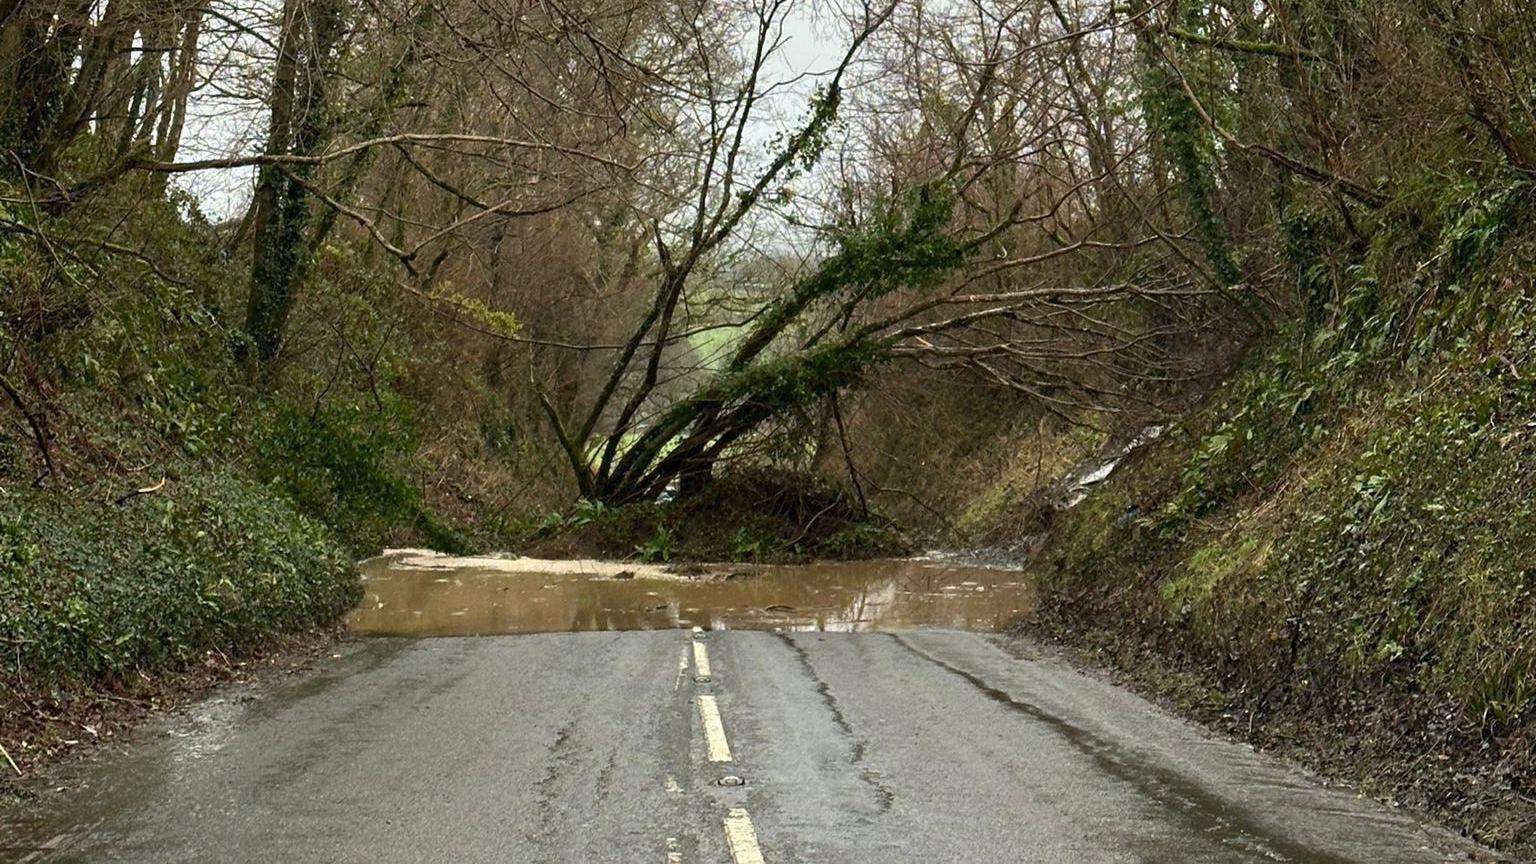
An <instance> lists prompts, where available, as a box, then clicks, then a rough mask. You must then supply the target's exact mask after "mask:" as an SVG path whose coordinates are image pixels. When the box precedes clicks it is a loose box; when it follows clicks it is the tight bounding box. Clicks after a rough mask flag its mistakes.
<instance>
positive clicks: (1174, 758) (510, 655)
mask: <svg viewBox="0 0 1536 864" xmlns="http://www.w3.org/2000/svg"><path fill="white" fill-rule="evenodd" d="M693 641H694V640H693V639H692V638H691V637H690V634H689V633H688V632H687V631H678V630H671V631H652V632H626V633H601V632H599V633H572V634H553V635H537V636H506V637H494V638H443V639H425V640H417V641H410V640H399V639H374V640H364V641H359V642H356V643H353V644H351V645H350V646H348V647H347V648H346V649H344V655H343V657H342V658H341V659H339V660H336V661H334V662H333V663H332V664H331V665H330V666H329V667H328V668H327V669H325V670H324V671H321V672H319V673H316V674H314V675H311V676H308V677H305V678H304V679H302V680H298V681H294V682H289V683H287V684H283V685H279V686H277V687H274V688H273V689H271V690H269V691H266V692H261V693H256V694H242V693H240V692H239V691H235V692H232V693H230V694H226V695H225V696H224V697H222V698H220V699H216V700H212V701H210V702H208V703H206V704H204V705H202V706H200V707H199V708H198V709H197V710H195V711H192V712H190V713H189V714H188V715H187V716H184V717H181V718H178V719H175V720H173V721H168V722H167V723H165V724H163V725H161V726H160V727H159V728H158V729H153V730H146V731H145V733H144V734H143V735H140V736H136V737H137V739H138V740H137V741H136V742H135V743H132V744H129V745H125V746H122V747H120V748H119V749H118V750H117V751H116V752H106V753H103V754H102V755H100V756H99V757H97V758H94V759H92V760H90V761H89V762H87V763H84V764H81V765H78V766H75V767H74V768H73V769H71V770H72V774H71V775H70V777H69V778H68V779H66V780H65V781H63V783H64V785H66V786H68V787H70V788H69V791H65V792H60V793H50V794H47V795H44V796H43V797H42V798H41V799H39V800H38V801H37V802H35V803H34V804H33V805H32V809H31V812H30V815H29V813H28V812H27V811H23V812H22V813H21V814H20V815H19V816H18V815H17V814H12V815H10V816H8V817H0V838H3V839H0V847H3V849H4V851H0V858H7V860H22V861H30V860H37V861H50V862H121V861H133V862H199V864H204V862H226V861H227V862H281V864H300V862H455V864H462V862H530V864H534V862H538V864H543V862H582V864H594V862H615V864H617V862H626V864H628V862H668V864H670V862H710V864H721V862H730V861H732V860H733V859H734V860H735V861H736V862H737V864H749V862H753V861H755V860H762V861H766V862H769V864H781V862H782V864H791V862H793V864H809V862H819V864H843V862H846V864H854V862H870V864H895V862H957V864H958V862H966V864H979V862H1071V864H1078V862H1082V864H1093V862H1180V864H1194V862H1247V861H1254V862H1261V861H1262V862H1273V861H1292V862H1343V861H1360V862H1403V864H1410V862H1432V861H1433V862H1439V861H1465V860H1468V858H1469V856H1472V857H1479V858H1480V857H1481V853H1478V852H1476V851H1475V850H1474V849H1473V848H1472V847H1470V846H1465V845H1462V844H1461V843H1460V842H1459V841H1457V840H1455V839H1454V838H1451V837H1449V836H1448V835H1446V834H1444V833H1441V832H1438V831H1434V830H1431V829H1426V828H1422V827H1420V826H1418V825H1417V824H1416V823H1414V822H1413V821H1412V820H1410V819H1408V818H1407V817H1405V816H1403V815H1401V814H1399V813H1396V812H1393V811H1391V810H1388V809H1386V808H1384V807H1382V806H1380V805H1377V804H1375V803H1373V802H1370V801H1366V800H1363V799H1360V798H1357V797H1355V796H1353V795H1351V794H1348V793H1345V792H1341V791H1336V790H1327V789H1323V788H1320V787H1319V786H1318V785H1316V784H1315V783H1314V782H1312V781H1310V780H1308V779H1307V778H1305V777H1303V776H1301V775H1299V774H1297V773H1295V772H1294V771H1292V770H1290V769H1287V768H1285V767H1283V766H1280V765H1278V764H1277V763H1275V762H1273V761H1271V760H1269V759H1267V758H1264V757H1260V756H1257V755H1255V754H1253V753H1251V752H1249V751H1248V750H1247V749H1246V748H1243V747H1239V746H1235V745H1231V744H1228V743H1225V742H1218V741H1213V740H1210V739H1209V738H1207V737H1205V736H1203V735H1202V734H1201V733H1199V732H1197V731H1195V730H1194V729H1192V728H1191V727H1189V726H1186V725H1184V724H1182V723H1180V722H1178V721H1176V720H1174V719H1172V718H1170V717H1169V716H1167V715H1165V714H1163V713H1161V712H1159V711H1157V710H1156V709H1153V708H1152V707H1150V706H1149V705H1147V704H1146V703H1145V702H1143V701H1141V700H1140V699H1138V698H1136V697H1134V696H1132V695H1130V694H1128V693H1126V692H1125V691H1122V690H1118V689H1116V688H1113V687H1111V686H1109V685H1106V684H1104V683H1102V682H1099V681H1096V680H1092V679H1089V678H1085V677H1083V676H1081V675H1079V674H1077V673H1075V672H1073V671H1071V670H1069V669H1066V668H1064V667H1062V666H1061V665H1059V664H1056V663H1054V662H1050V661H1030V660H1020V659H1017V658H1016V657H1014V656H1012V655H1011V654H1010V653H1009V651H1007V650H1006V649H1005V647H1004V646H1003V644H1002V643H1000V642H999V641H997V640H995V639H993V638H991V637H987V636H982V635H978V634H971V633H958V632H947V631H914V632H907V633H902V634H895V635H893V634H878V633H871V634H833V633H794V634H778V633H771V632H749V631H731V632H716V633H710V634H707V636H706V637H705V638H703V639H702V640H700V641H702V642H703V643H704V644H705V645H706V646H707V651H708V661H709V665H710V667H711V668H710V669H709V671H710V673H711V680H710V681H708V682H704V683H699V682H696V681H695V680H694V679H695V676H696V675H697V674H698V672H699V669H698V667H697V657H696V655H695V653H694V651H693V649H692V647H691V644H692V642H693ZM707 696H713V697H714V705H715V706H716V707H717V708H718V715H719V718H720V725H719V727H718V729H717V730H715V731H716V732H717V733H718V735H712V734H711V733H710V731H709V729H708V727H709V723H708V721H707V720H706V719H703V718H701V712H700V710H699V702H700V701H701V697H707ZM703 701H706V702H707V701H708V700H707V699H704V700H703ZM717 737H718V738H720V739H721V740H716V738H717ZM724 747H728V748H729V751H730V756H731V761H729V762H724V761H710V756H711V752H712V751H713V752H714V755H715V756H716V757H717V758H718V757H719V756H720V755H721V753H720V752H719V751H720V750H721V749H722V748H724ZM728 774H729V775H737V776H740V777H742V778H744V779H745V781H746V783H745V785H744V786H741V787H738V788H723V787H721V786H719V785H717V782H716V781H717V780H719V779H720V778H721V777H722V776H724V775H728ZM44 813H45V814H46V815H38V814H44ZM727 822H730V823H731V827H730V829H729V830H727V825H726V823H727ZM748 825H750V826H751V828H750V829H747V827H746V826H748ZM753 835H755V837H754V836H753ZM754 854H760V855H761V859H755V858H753V857H752V856H753V855H754Z"/></svg>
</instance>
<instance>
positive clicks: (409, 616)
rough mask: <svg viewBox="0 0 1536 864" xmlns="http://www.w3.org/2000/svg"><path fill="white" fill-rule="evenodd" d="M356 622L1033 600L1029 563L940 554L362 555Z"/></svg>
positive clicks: (899, 615)
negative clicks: (768, 557)
mask: <svg viewBox="0 0 1536 864" xmlns="http://www.w3.org/2000/svg"><path fill="white" fill-rule="evenodd" d="M362 569H363V578H364V582H363V588H364V598H363V602H362V604H361V605H360V606H359V607H358V608H357V609H356V610H355V611H354V612H353V613H352V615H351V617H350V618H349V623H350V625H351V628H352V630H353V631H354V632H356V633H363V634H375V635H391V636H471V635H495V634H507V633H552V632H567V631H582V630H660V629H667V628H677V627H702V628H706V629H712V630H821V631H843V632H860V631H871V630H907V629H913V628H919V627H948V628H954V629H962V630H995V629H998V628H1000V627H1003V626H1006V625H1007V624H1008V623H1009V622H1010V621H1012V620H1013V619H1015V618H1017V617H1018V616H1020V615H1022V614H1024V613H1026V612H1028V611H1029V609H1030V606H1031V603H1032V600H1033V596H1034V592H1033V588H1032V586H1031V585H1030V583H1029V582H1028V580H1027V578H1026V577H1025V575H1024V574H1023V573H1020V572H1018V571H1014V570H1001V569H992V568H985V567H976V566H964V565H959V564H955V563H950V562H944V561H937V560H930V559H921V558H918V559H896V560H880V561H853V562H831V563H818V564H803V565H785V566H752V565H703V566H691V567H690V566H688V565H680V566H679V567H678V568H675V569H674V568H664V567H660V566H656V565H645V564H632V563H625V562H611V561H548V560H542V559H532V558H510V559H503V558H451V557H448V556H443V555H437V554H434V553H427V552H419V551H414V550H407V551H400V552H394V553H390V554H386V555H384V556H382V557H379V558H374V559H371V560H369V561H365V562H363V565H362Z"/></svg>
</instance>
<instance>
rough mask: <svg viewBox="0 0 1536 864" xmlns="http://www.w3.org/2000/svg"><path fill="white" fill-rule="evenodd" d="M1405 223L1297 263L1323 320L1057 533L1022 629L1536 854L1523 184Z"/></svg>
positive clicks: (1464, 191)
mask: <svg viewBox="0 0 1536 864" xmlns="http://www.w3.org/2000/svg"><path fill="white" fill-rule="evenodd" d="M1400 206H1401V212H1398V213H1396V214H1394V216H1395V218H1396V219H1397V221H1396V222H1388V223H1387V224H1385V225H1384V226H1382V228H1380V229H1379V231H1378V233H1377V235H1376V236H1375V237H1374V238H1373V243H1372V245H1371V246H1370V247H1369V248H1366V249H1355V250H1350V251H1342V252H1341V251H1340V250H1321V249H1317V248H1312V249H1310V250H1309V249H1303V248H1296V249H1292V250H1291V254H1293V255H1297V256H1299V260H1297V261H1295V262H1293V271H1292V272H1294V273H1296V274H1298V275H1297V277H1296V278H1297V279H1298V281H1299V282H1300V285H1299V286H1298V287H1299V288H1300V289H1301V290H1303V291H1311V292H1313V293H1315V295H1316V296H1318V297H1320V298H1322V300H1321V301H1320V302H1319V303H1318V305H1317V306H1316V307H1315V308H1313V309H1312V310H1311V311H1310V313H1309V315H1307V316H1306V317H1304V318H1301V319H1299V320H1296V321H1294V322H1292V323H1291V324H1289V325H1287V326H1286V327H1285V328H1283V329H1282V330H1281V331H1280V332H1279V333H1278V334H1276V335H1275V336H1273V337H1272V338H1270V339H1268V340H1267V341H1265V342H1263V343H1261V344H1259V345H1256V346H1255V347H1254V348H1253V349H1252V350H1251V352H1250V353H1249V355H1248V357H1247V359H1246V361H1245V363H1244V365H1243V366H1242V368H1241V369H1240V370H1239V371H1238V373H1237V374H1236V375H1235V376H1234V377H1233V378H1232V379H1231V380H1230V381H1229V382H1228V383H1227V384H1226V385H1225V386H1223V387H1222V388H1220V389H1219V390H1218V391H1217V392H1216V393H1214V394H1213V395H1212V396H1211V397H1210V398H1208V399H1207V400H1206V401H1205V402H1204V404H1203V405H1202V406H1201V407H1199V408H1198V409H1197V410H1195V411H1193V412H1191V413H1190V414H1188V415H1187V416H1185V417H1183V418H1182V419H1181V420H1180V421H1179V422H1178V423H1176V424H1175V425H1174V426H1173V427H1172V428H1171V429H1170V431H1169V432H1168V434H1166V435H1164V436H1163V438H1162V440H1160V441H1159V442H1158V443H1157V444H1156V445H1153V446H1150V447H1148V448H1146V449H1145V450H1144V451H1142V452H1139V453H1138V454H1136V455H1135V456H1134V457H1133V458H1132V459H1131V460H1130V461H1129V462H1128V464H1127V465H1126V466H1124V467H1123V468H1122V469H1121V470H1120V471H1119V472H1118V473H1117V474H1116V475H1115V476H1114V477H1113V478H1112V480H1111V481H1110V482H1109V483H1107V484H1105V486H1104V487H1102V488H1100V489H1099V490H1098V491H1097V492H1096V493H1095V494H1093V495H1092V496H1091V497H1090V498H1089V499H1088V500H1087V501H1085V502H1084V503H1083V504H1082V505H1081V506H1080V507H1078V508H1076V509H1075V510H1072V511H1070V512H1069V513H1067V514H1065V515H1064V516H1063V517H1062V518H1060V519H1059V520H1058V522H1057V524H1056V526H1055V528H1054V530H1053V534H1052V540H1051V543H1050V545H1049V547H1048V548H1047V549H1046V551H1045V553H1044V561H1045V564H1046V567H1047V570H1048V575H1047V576H1046V577H1045V586H1044V587H1045V590H1044V591H1043V592H1042V595H1043V600H1042V604H1043V605H1042V611H1041V616H1040V620H1039V621H1037V622H1036V623H1037V625H1038V626H1040V627H1041V628H1043V629H1045V630H1047V631H1049V632H1052V633H1054V634H1056V635H1058V636H1061V637H1062V638H1065V639H1067V640H1068V641H1070V642H1072V643H1074V644H1076V645H1078V646H1080V647H1088V648H1091V649H1093V650H1094V651H1095V652H1096V653H1098V655H1099V656H1100V657H1102V658H1104V659H1108V660H1110V661H1111V662H1113V663H1116V664H1118V665H1120V666H1121V667H1122V668H1124V669H1127V670H1130V671H1131V672H1132V673H1133V674H1135V675H1136V676H1137V677H1138V678H1139V679H1140V680H1141V681H1142V682H1143V683H1144V684H1147V685H1149V686H1151V687H1153V688H1154V689H1156V690H1159V691H1161V692H1165V693H1170V694H1174V695H1176V696H1177V698H1178V700H1179V701H1180V702H1181V703H1182V704H1183V705H1184V706H1185V707H1186V708H1190V709H1191V710H1194V711H1195V712H1196V713H1199V714H1202V715H1203V716H1206V717H1207V718H1208V719H1211V720H1213V721H1215V722H1217V723H1220V724H1225V725H1227V726H1229V727H1230V728H1231V729H1232V730H1233V731H1235V732H1237V733H1239V734H1243V735H1251V736H1252V737H1254V738H1255V739H1257V740H1258V741H1260V742H1261V743H1265V744H1268V745H1272V746H1277V747H1283V748H1288V749H1291V750H1293V751H1294V752H1296V753H1298V754H1299V755H1302V756H1304V757H1305V758H1308V759H1310V760H1311V761H1313V762H1314V763H1316V764H1318V765H1319V766H1321V767H1323V768H1324V769H1325V770H1328V771H1330V772H1332V773H1336V774H1341V775H1343V776H1346V777H1349V778H1351V779H1353V780H1355V781H1357V782H1359V783H1361V784H1363V786H1364V787H1365V788H1366V789H1367V790H1369V791H1371V792H1373V793H1376V794H1380V795H1383V796H1386V797H1390V798H1393V799H1395V800H1399V801H1404V802H1408V803H1410V804H1413V805H1416V806H1419V807H1423V808H1426V809H1429V810H1433V811H1435V812H1437V813H1439V814H1440V815H1441V816H1443V817H1445V818H1447V819H1448V820H1449V821H1451V822H1452V823H1453V824H1455V825H1458V826H1460V827H1461V828H1463V829H1465V830H1466V831H1468V832H1469V833H1471V834H1473V835H1475V836H1477V837H1478V838H1479V839H1482V840H1484V841H1487V842H1489V843H1492V844H1493V845H1495V846H1499V847H1502V848H1506V849H1509V850H1511V851H1514V852H1516V853H1517V854H1524V855H1531V854H1536V565H1533V562H1536V470H1533V466H1536V305H1533V302H1532V290H1531V286H1530V282H1529V276H1528V274H1529V273H1530V272H1531V265H1532V264H1533V262H1536V255H1533V242H1532V241H1533V238H1532V236H1531V234H1530V232H1529V230H1528V229H1526V228H1525V227H1524V226H1525V224H1526V220H1527V219H1528V216H1529V215H1530V213H1531V212H1532V190H1531V189H1530V187H1529V185H1527V184H1525V183H1523V182H1520V183H1512V184H1509V185H1502V184H1499V185H1485V186H1479V187H1476V188H1469V187H1463V188H1461V189H1459V190H1451V191H1449V192H1444V193H1442V194H1440V195H1439V196H1438V197H1437V198H1435V199H1433V200H1430V201H1428V202H1419V206H1417V207H1415V206H1414V205H1413V203H1412V202H1405V203H1404V204H1403V205H1400ZM1410 219H1411V222H1410ZM1291 228H1292V231H1293V234H1299V233H1302V231H1301V226H1297V225H1292V226H1291ZM1319 234H1320V232H1316V231H1313V232H1310V233H1309V234H1308V235H1307V236H1313V237H1315V236H1319ZM1297 245H1298V246H1300V245H1302V244H1299V243H1298V244H1297ZM1340 262H1343V266H1340ZM1308 280H1316V282H1317V284H1309V283H1308Z"/></svg>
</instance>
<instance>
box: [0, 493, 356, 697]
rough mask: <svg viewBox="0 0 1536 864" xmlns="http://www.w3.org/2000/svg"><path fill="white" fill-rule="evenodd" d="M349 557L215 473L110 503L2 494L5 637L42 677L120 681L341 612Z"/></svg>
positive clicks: (105, 498) (350, 577)
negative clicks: (121, 501) (131, 674)
mask: <svg viewBox="0 0 1536 864" xmlns="http://www.w3.org/2000/svg"><path fill="white" fill-rule="evenodd" d="M358 596H359V585H358V581H357V576H356V571H355V569H354V568H353V566H352V564H351V559H350V557H349V556H348V555H347V554H346V553H345V552H344V551H343V550H342V549H341V548H339V547H338V546H337V545H336V544H335V542H334V541H332V540H331V539H330V537H329V535H328V533H327V532H326V531H325V530H324V529H323V528H321V527H320V526H319V525H317V524H316V523H314V522H312V521H310V520H309V519H307V518H305V517H304V516H302V515H300V514H299V513H297V512H296V511H295V510H294V509H293V508H292V507H291V506H290V505H289V504H288V503H287V502H285V501H284V500H283V498H282V497H281V495H280V494H278V493H276V492H275V491H274V490H272V489H269V488H267V487H265V486H263V485H260V484H257V483H253V482H251V481H248V480H244V479H241V478H240V477H238V476H236V475H234V474H231V473H227V472H225V471H222V470H217V471H211V472H209V471H199V472H198V473H193V474H190V475H189V476H187V477H185V478H184V479H181V480H171V481H170V482H168V483H167V484H166V486H165V487H164V488H163V489H162V490H161V491H160V492H158V493H156V494H152V495H143V496H139V497H136V498H132V499H129V500H127V501H125V502H124V503H123V504H121V505H118V504H114V503H112V497H111V493H110V491H109V490H107V489H105V488H100V487H87V488H85V489H82V490H77V491H76V494H72V495H70V496H68V497H65V496H62V495H59V494H57V493H51V492H50V493H39V492H30V491H28V492H20V493H17V492H6V493H4V494H0V634H3V638H4V640H5V641H6V642H7V643H9V644H8V645H7V646H6V647H7V648H8V649H9V650H8V651H7V654H8V655H10V656H8V657H7V660H8V661H10V662H11V663H15V664H17V666H18V667H19V668H21V669H23V670H26V671H27V674H28V675H29V676H32V677H35V678H37V679H38V680H39V681H40V682H49V681H52V682H61V681H74V680H82V681H83V680H93V679H112V678H122V677H123V676H126V675H128V674H130V673H132V672H135V671H139V670H142V671H146V672H155V671H159V670H163V669H168V668H172V667H174V666H176V665H179V664H183V663H185V662H187V661H188V660H191V659H192V658H194V657H196V656H197V655H199V654H200V653H201V652H203V651H207V650H218V651H223V652H226V653H232V652H235V651H239V650H240V649H242V648H244V647H248V646H250V645H252V644H254V643H256V642H258V641H260V640H262V639H263V638H265V637H267V636H269V635H271V634H273V633H277V632H291V631H297V630H302V629H305V628H309V627H314V626H318V625H324V624H328V623H331V622H334V621H336V620H337V619H338V618H339V617H340V616H341V615H342V614H344V613H345V612H346V611H347V610H348V609H349V608H351V606H352V605H353V604H354V603H356V601H357V599H358Z"/></svg>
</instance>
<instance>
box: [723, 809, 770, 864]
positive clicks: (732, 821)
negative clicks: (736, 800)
mask: <svg viewBox="0 0 1536 864" xmlns="http://www.w3.org/2000/svg"><path fill="white" fill-rule="evenodd" d="M725 842H726V843H727V844H728V845H729V846H730V847H731V858H732V860H734V861H735V862H736V864H763V850H762V849H759V848H758V845H757V831H755V830H753V828H752V817H751V816H748V815H747V811H746V810H743V809H742V808H740V807H733V808H731V813H730V815H729V816H726V817H725Z"/></svg>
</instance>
